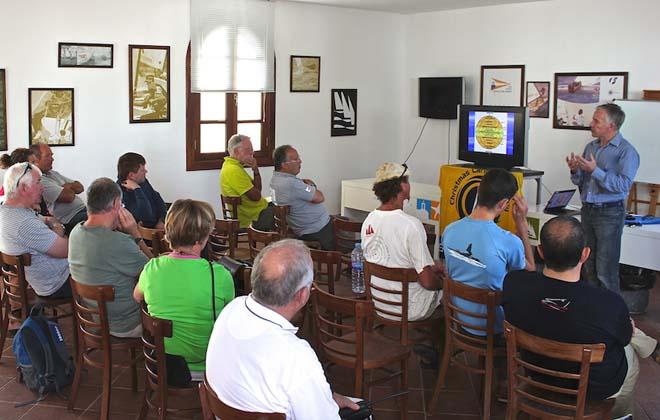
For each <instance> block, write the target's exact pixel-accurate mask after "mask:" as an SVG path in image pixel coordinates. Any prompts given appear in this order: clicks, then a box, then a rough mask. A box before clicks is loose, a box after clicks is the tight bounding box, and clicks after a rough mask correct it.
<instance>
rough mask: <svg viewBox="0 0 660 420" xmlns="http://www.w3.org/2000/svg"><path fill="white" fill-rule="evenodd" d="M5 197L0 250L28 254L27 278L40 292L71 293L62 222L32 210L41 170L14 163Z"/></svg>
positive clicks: (7, 177)
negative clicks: (40, 215)
mask: <svg viewBox="0 0 660 420" xmlns="http://www.w3.org/2000/svg"><path fill="white" fill-rule="evenodd" d="M3 184H4V189H5V193H6V199H5V202H4V204H2V205H0V251H2V252H4V253H5V254H9V255H21V254H30V255H31V256H32V263H31V265H29V266H28V267H25V276H26V279H27V282H28V283H29V284H30V285H31V286H32V288H33V289H34V291H35V293H36V294H37V295H39V296H44V297H52V298H67V297H71V286H70V284H69V282H68V281H67V280H68V279H69V264H68V263H67V260H66V257H67V253H68V249H69V248H68V240H67V238H66V237H65V236H64V226H62V224H61V223H59V222H57V221H56V220H55V219H53V218H45V219H40V218H39V216H37V215H36V214H35V213H34V210H32V207H33V206H34V205H38V204H39V201H40V200H41V193H42V192H43V190H44V189H43V186H42V185H41V171H40V170H39V168H38V167H37V166H35V165H32V164H31V163H28V162H24V163H17V164H16V165H13V166H12V167H10V168H9V169H7V172H6V173H5V178H4V182H3Z"/></svg>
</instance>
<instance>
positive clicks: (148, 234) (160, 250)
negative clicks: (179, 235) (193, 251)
mask: <svg viewBox="0 0 660 420" xmlns="http://www.w3.org/2000/svg"><path fill="white" fill-rule="evenodd" d="M138 231H139V232H140V236H142V238H143V239H144V242H145V243H146V244H147V246H148V247H149V249H151V255H153V256H154V258H156V257H158V256H159V255H160V254H164V253H166V252H170V251H172V250H171V249H170V246H169V245H168V243H167V242H166V241H165V231H164V230H163V229H150V228H146V227H144V226H142V225H140V224H139V225H138Z"/></svg>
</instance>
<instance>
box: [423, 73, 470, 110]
mask: <svg viewBox="0 0 660 420" xmlns="http://www.w3.org/2000/svg"><path fill="white" fill-rule="evenodd" d="M462 103H463V78H462V77H420V78H419V116H420V117H425V118H436V119H441V120H455V119H456V118H457V114H458V111H457V108H458V105H460V104H462Z"/></svg>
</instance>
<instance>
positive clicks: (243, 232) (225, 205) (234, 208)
mask: <svg viewBox="0 0 660 420" xmlns="http://www.w3.org/2000/svg"><path fill="white" fill-rule="evenodd" d="M220 201H221V203H222V217H223V218H224V219H234V220H238V206H240V205H241V201H242V200H241V196H240V195H239V196H235V197H233V196H228V195H220ZM236 235H237V239H236V243H237V244H238V243H246V242H247V228H241V227H240V225H239V227H238V232H237V233H236Z"/></svg>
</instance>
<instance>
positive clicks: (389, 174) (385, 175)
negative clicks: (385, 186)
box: [374, 162, 410, 184]
mask: <svg viewBox="0 0 660 420" xmlns="http://www.w3.org/2000/svg"><path fill="white" fill-rule="evenodd" d="M404 171H405V173H406V176H408V177H410V170H406V168H405V167H404V166H403V165H400V164H398V163H391V162H387V163H383V164H382V165H380V166H379V167H378V170H376V179H375V180H374V184H378V183H379V182H383V181H387V180H390V179H395V178H399V177H400V176H401V175H402V174H403V173H404Z"/></svg>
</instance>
